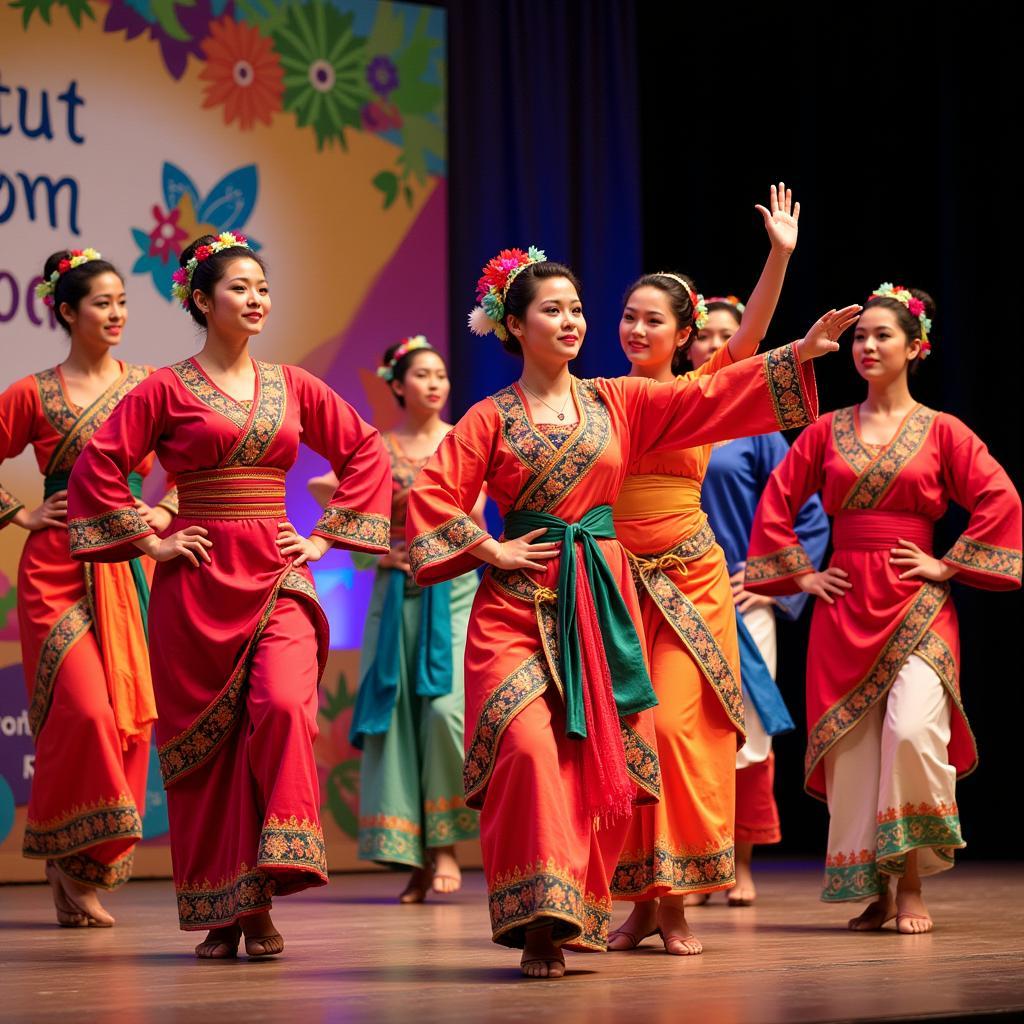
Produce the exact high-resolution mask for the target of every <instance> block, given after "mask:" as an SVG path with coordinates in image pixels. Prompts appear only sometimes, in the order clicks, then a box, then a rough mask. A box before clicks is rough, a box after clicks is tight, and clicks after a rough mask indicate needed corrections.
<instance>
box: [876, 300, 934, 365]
mask: <svg viewBox="0 0 1024 1024" xmlns="http://www.w3.org/2000/svg"><path fill="white" fill-rule="evenodd" d="M872 299H895V300H896V301H897V302H901V303H902V304H903V305H904V306H906V307H907V312H908V313H910V315H911V316H916V317H917V322H918V323H919V324H920V325H921V356H920V358H921V359H927V358H928V356H929V355H930V354H931V351H932V343H931V342H930V341H929V340H928V332H929V331H930V330H931V329H932V322H931V319H930V317H928V316H927V315H926V314H925V305H924V303H923V302H922V301H921V300H920V299H919V298H918V297H917V296H916V295H914V293H913V292H911V290H910V289H909V288H906V287H904V286H903V285H901V284H893V283H892V282H891V281H883V282H882V283H881V284H880V285H879V286H878V287H877V288H876V289H875V290H874V291H873V292H872V293H871V294H870V295H869V296H868V302H870V301H871V300H872Z"/></svg>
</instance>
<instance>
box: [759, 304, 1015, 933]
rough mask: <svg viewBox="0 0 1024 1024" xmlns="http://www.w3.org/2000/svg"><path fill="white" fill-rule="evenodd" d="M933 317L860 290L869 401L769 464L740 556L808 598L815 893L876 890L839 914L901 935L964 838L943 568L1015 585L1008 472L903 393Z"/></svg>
mask: <svg viewBox="0 0 1024 1024" xmlns="http://www.w3.org/2000/svg"><path fill="white" fill-rule="evenodd" d="M933 316H934V313H933V305H932V300H931V299H930V298H929V297H928V296H927V295H926V294H925V293H924V292H919V291H916V290H913V289H908V288H904V287H894V286H893V285H891V284H883V285H881V286H880V287H879V288H878V289H877V291H875V292H874V294H873V295H872V296H871V297H870V299H869V300H868V302H867V303H866V305H865V308H864V314H863V316H862V317H861V318H860V321H859V322H858V324H857V328H856V332H855V333H854V338H853V361H854V365H855V366H856V368H857V372H858V373H859V374H860V375H861V377H863V378H864V380H865V381H866V382H867V385H868V390H867V397H866V398H865V400H864V401H863V402H862V403H861V404H860V405H859V406H853V407H852V408H848V409H840V410H838V411H837V412H834V413H831V414H830V415H828V416H825V417H823V418H822V420H821V421H820V422H819V423H817V424H815V425H814V426H813V427H812V428H811V429H809V430H807V431H805V432H804V433H803V434H802V435H801V436H800V438H799V439H798V440H797V442H796V443H795V444H794V445H793V448H792V449H791V451H790V453H789V454H788V455H787V456H786V458H785V459H784V460H783V462H782V464H781V465H780V466H779V467H778V469H776V470H775V472H774V473H772V476H771V479H770V480H769V481H768V486H767V487H766V488H765V492H764V496H763V497H762V499H761V504H760V505H759V506H758V510H757V517H756V519H755V522H754V529H753V533H752V535H751V538H750V555H749V558H748V559H747V570H746V588H747V589H748V590H750V591H753V592H755V593H764V594H787V593H794V592H796V591H803V592H804V593H806V594H814V595H815V596H816V597H819V598H820V600H819V601H816V602H815V607H814V615H813V618H812V620H811V637H810V646H809V649H808V657H807V722H808V727H809V730H810V737H809V741H808V749H807V757H806V765H805V772H806V774H805V778H806V782H805V785H806V788H807V790H808V792H810V793H811V794H812V795H814V796H817V797H819V798H823V799H825V800H826V801H827V803H828V809H829V815H830V818H831V821H830V825H829V837H828V858H827V860H826V862H825V863H826V868H825V887H824V891H823V893H822V899H824V900H829V901H846V900H858V899H863V898H864V897H874V899H873V901H872V902H871V904H870V905H869V906H868V908H867V909H866V910H865V911H864V912H863V913H862V914H861V915H859V916H858V917H855V918H853V919H852V920H851V921H850V928H852V929H854V930H855V931H866V930H874V929H878V928H881V927H882V926H883V925H884V924H885V923H886V922H887V921H889V920H890V919H892V918H893V917H895V918H896V927H897V929H898V930H899V931H900V932H903V933H905V934H914V933H918V932H926V931H930V930H931V928H932V919H931V916H930V915H929V913H928V910H927V908H926V906H925V903H924V900H923V898H922V896H921V879H922V878H923V877H924V876H925V875H930V874H934V873H936V872H938V871H945V870H948V869H949V868H951V867H952V866H953V856H954V851H955V850H956V849H958V848H960V847H962V846H963V845H964V842H963V839H962V838H961V834H960V819H959V815H958V812H957V806H956V796H955V787H956V779H957V777H958V776H959V775H964V774H966V773H967V772H969V771H971V770H972V769H973V768H974V767H975V764H976V762H977V751H976V748H975V744H974V738H973V736H972V734H971V731H970V727H969V726H968V724H967V718H966V716H965V714H964V709H963V705H962V704H961V701H960V686H959V660H960V659H959V638H958V634H957V622H956V612H955V610H954V608H953V603H952V601H951V600H950V594H949V583H948V581H949V580H950V579H951V578H952V577H953V576H956V577H957V579H959V580H960V581H962V582H963V583H967V584H969V585H971V586H976V587H981V588H983V589H987V590H1011V589H1014V588H1016V587H1019V586H1020V582H1021V503H1020V498H1019V497H1018V495H1017V493H1016V491H1015V490H1014V488H1013V484H1012V483H1011V482H1010V480H1009V478H1008V477H1007V475H1006V473H1005V472H1004V471H1003V470H1002V468H1001V467H1000V466H999V464H998V463H997V462H996V461H995V460H994V459H993V458H992V456H991V455H990V454H989V453H988V449H987V448H986V447H985V445H984V444H983V443H982V442H981V440H980V439H979V438H978V437H977V436H976V435H975V434H973V433H972V432H971V431H970V430H969V429H968V428H967V427H966V426H964V424H963V423H961V422H960V421H959V420H958V419H956V418H955V417H954V416H950V415H948V414H947V413H940V412H935V411H934V410H932V409H928V408H926V407H925V406H923V405H920V404H919V403H917V402H915V401H914V398H913V396H912V395H911V392H910V386H909V383H908V379H907V375H908V372H909V371H911V370H913V369H916V368H917V366H918V365H919V364H920V362H921V360H922V359H923V358H925V356H926V355H927V354H928V352H929V351H930V348H931V342H930V340H929V335H930V333H931V327H932V317H933ZM819 489H820V490H821V492H822V498H823V501H824V505H825V510H826V512H828V513H829V514H830V515H832V516H833V517H834V519H833V528H832V529H833V532H832V544H833V548H834V554H833V557H832V561H831V564H830V565H829V567H828V568H827V569H825V570H824V571H823V572H815V570H814V566H813V565H812V563H811V561H810V559H809V558H808V556H807V553H806V552H805V551H804V549H803V548H802V547H801V545H800V542H799V540H798V538H797V536H796V534H795V533H794V531H793V528H792V526H791V524H792V522H793V519H794V517H795V516H796V512H797V510H798V509H799V508H800V506H801V505H802V504H803V502H804V501H805V499H806V498H807V496H808V495H810V494H813V493H814V492H815V491H817V490H819ZM950 499H952V500H953V501H955V502H957V503H958V504H960V505H962V506H963V507H964V508H966V509H967V511H968V512H969V513H970V519H969V522H968V524H967V529H966V530H965V531H964V533H963V534H961V536H960V538H959V539H958V540H957V542H956V543H955V544H954V545H953V547H952V548H950V550H949V551H948V552H946V554H945V555H943V556H942V557H941V558H935V557H934V556H933V555H932V553H931V552H932V529H933V526H934V524H935V521H936V520H937V519H939V518H940V517H941V516H942V514H943V513H944V512H945V510H946V506H947V503H948V502H949V500H950ZM890 877H895V878H897V879H898V882H897V886H896V894H895V898H894V896H893V894H892V892H891V891H890V886H889V879H890Z"/></svg>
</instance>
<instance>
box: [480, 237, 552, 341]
mask: <svg viewBox="0 0 1024 1024" xmlns="http://www.w3.org/2000/svg"><path fill="white" fill-rule="evenodd" d="M546 260H547V256H546V255H545V254H544V252H543V250H542V249H538V248H537V247H536V246H533V245H531V246H530V247H529V249H527V250H526V252H523V250H522V249H502V250H501V252H499V253H498V255H497V256H495V257H494V259H491V260H488V261H487V263H485V264H484V269H483V274H482V275H481V276H480V280H479V281H477V283H476V300H477V302H478V303H479V305H478V306H477V307H476V308H475V309H474V310H473V311H472V312H471V313H470V314H469V329H470V330H471V331H472V332H473V333H474V334H476V335H478V336H479V337H481V338H482V337H484V336H485V335H487V334H495V335H497V337H498V339H499V340H500V341H506V340H507V339H508V331H506V330H505V326H504V324H503V323H502V321H503V320H504V319H505V296H507V295H508V290H509V288H510V287H511V286H512V282H513V281H514V280H515V279H516V278H517V277H518V276H519V275H520V274H521V273H522V272H523V271H524V270H525V269H526V268H527V267H528V266H530V265H531V264H532V263H544V262H546Z"/></svg>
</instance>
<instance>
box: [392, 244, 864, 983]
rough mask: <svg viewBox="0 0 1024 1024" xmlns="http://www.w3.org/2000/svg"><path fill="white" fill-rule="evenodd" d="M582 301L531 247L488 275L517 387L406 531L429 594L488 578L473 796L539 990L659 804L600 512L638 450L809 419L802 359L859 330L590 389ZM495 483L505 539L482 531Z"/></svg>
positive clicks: (496, 934)
mask: <svg viewBox="0 0 1024 1024" xmlns="http://www.w3.org/2000/svg"><path fill="white" fill-rule="evenodd" d="M579 293H580V286H579V282H578V281H577V280H576V278H575V276H574V275H573V273H572V271H571V270H569V269H568V268H567V267H565V266H563V265H561V264H558V263H548V262H546V260H545V256H544V254H543V253H542V252H540V251H539V250H537V249H532V248H531V249H530V250H529V251H528V252H523V251H521V250H518V249H513V250H504V251H503V252H501V253H500V254H499V255H498V256H497V257H495V258H494V259H493V260H491V261H490V262H489V263H488V264H487V266H486V267H485V268H484V275H483V277H482V278H481V279H480V281H479V283H478V286H477V298H478V300H479V301H480V302H481V303H482V305H481V306H479V307H477V309H475V310H474V312H473V313H472V315H471V318H470V324H471V327H472V328H473V329H474V330H475V331H476V332H477V333H478V334H481V335H482V334H486V333H489V332H494V333H495V334H497V336H498V337H499V339H500V340H501V341H502V343H503V345H504V346H505V347H506V348H507V349H508V350H509V351H511V352H514V353H516V354H518V355H520V356H521V357H522V359H523V372H522V375H521V377H520V379H519V380H518V381H517V382H516V383H515V384H513V385H510V386H509V387H507V388H504V389H502V390H501V391H499V392H498V393H497V394H495V395H493V396H491V397H490V398H488V399H485V400H483V401H481V402H478V403H477V404H476V405H474V406H473V407H472V408H471V409H470V410H469V412H468V413H467V414H466V415H465V416H464V417H463V418H462V419H461V420H460V421H459V422H458V423H457V424H456V426H455V427H454V428H453V430H452V431H451V432H450V433H449V434H448V436H447V437H446V438H445V439H444V440H443V441H442V442H441V445H440V447H439V448H438V450H437V453H436V454H435V455H434V457H433V458H432V459H431V460H430V461H429V462H428V463H427V465H426V466H425V467H424V469H423V470H422V471H421V472H420V475H419V477H418V478H417V480H416V482H415V483H414V485H413V488H412V492H411V493H410V496H409V510H408V524H407V533H406V536H407V540H408V549H409V562H410V564H411V565H412V568H413V571H414V572H415V573H416V579H417V582H419V583H420V584H422V585H427V584H434V583H438V582H441V581H442V580H445V579H452V578H454V577H456V576H459V575H461V574H462V573H464V572H467V571H468V570H470V569H473V568H475V567H476V566H477V565H479V564H480V563H481V562H486V563H488V564H489V565H490V566H491V568H490V569H488V570H487V572H486V573H485V574H484V578H483V582H482V583H481V586H480V589H479V591H478V592H477V598H476V601H475V603H474V605H473V612H472V615H471V617H470V625H469V635H468V639H467V645H466V711H467V716H466V721H467V725H466V736H467V738H466V766H465V788H466V797H467V803H468V804H469V805H470V806H472V807H477V808H480V810H481V819H480V827H481V843H482V849H483V858H484V871H485V875H486V878H487V887H488V892H489V902H490V916H491V929H492V938H493V940H494V941H495V942H498V943H501V944H503V945H507V946H512V947H518V948H522V949H523V957H522V963H521V971H522V973H523V974H524V975H526V976H528V977H544V978H557V977H561V976H562V975H563V974H564V972H565V961H564V958H563V955H562V947H566V946H567V947H569V948H578V949H599V950H600V949H604V948H605V945H606V937H607V928H608V919H609V917H610V911H611V902H610V898H609V890H608V881H609V878H610V876H611V874H612V872H613V870H614V866H615V862H616V859H617V857H618V854H619V850H620V848H621V845H622V838H623V835H624V832H625V828H626V827H627V825H628V823H629V818H630V814H631V811H632V805H633V803H634V801H636V800H639V801H652V800H656V799H657V798H658V796H659V795H660V791H661V790H660V772H659V770H658V758H657V751H656V749H655V745H654V735H653V729H652V722H651V716H650V709H651V708H652V707H653V706H654V704H655V703H656V698H655V696H654V691H653V690H652V688H651V683H650V678H649V676H648V674H647V670H646V658H645V654H644V651H643V646H642V644H641V642H640V640H639V637H638V634H637V630H638V627H639V624H640V610H639V605H638V602H637V597H636V591H635V589H634V587H633V584H632V582H631V578H630V572H629V565H628V561H627V559H626V554H625V551H624V550H623V548H622V546H621V544H620V543H619V542H618V541H617V540H616V538H615V530H614V526H613V524H612V518H611V507H610V505H609V504H608V502H610V501H613V500H614V498H615V495H616V494H617V493H618V490H619V488H620V487H621V485H622V480H623V478H624V476H625V473H626V468H627V466H628V465H629V464H630V463H631V462H632V461H633V459H634V458H636V457H638V456H639V455H640V454H641V453H643V452H645V451H648V450H651V449H654V448H657V447H683V446H686V445H689V444H692V443H704V442H711V441H714V440H717V439H720V438H722V437H728V436H732V435H734V434H736V433H739V432H741V426H740V425H741V424H742V430H755V431H756V430H776V429H778V428H779V427H780V426H781V425H787V424H794V425H795V424H799V423H803V422H806V421H807V420H808V419H812V418H813V416H814V415H815V405H816V396H815V392H814V381H813V374H812V373H811V372H810V369H809V367H808V366H807V365H806V364H804V363H803V360H805V359H809V358H812V357H814V356H817V355H821V354H823V353H825V352H828V351H832V350H834V349H835V348H837V347H838V346H837V344H836V343H835V342H834V341H832V340H831V337H830V334H835V333H836V332H837V331H838V329H839V327H840V326H841V325H842V323H843V322H844V319H845V317H846V316H848V315H849V314H848V311H847V312H846V313H838V314H837V313H830V314H828V315H827V316H826V317H823V318H822V320H820V321H819V322H818V323H817V324H815V325H814V327H813V328H812V330H811V331H810V332H809V333H808V336H807V338H805V339H804V340H803V341H802V342H800V343H799V344H797V345H790V346H787V347H786V348H784V349H780V350H777V351H775V352H772V353H769V355H768V356H766V357H764V358H763V359H760V360H750V361H748V362H747V363H745V364H743V365H740V366H737V367H731V368H729V369H727V370H723V371H722V372H721V373H719V374H717V375H715V376H714V377H707V378H704V379H702V380H699V381H673V382H670V383H666V384H658V383H655V382H653V381H650V380H641V379H638V378H617V379H614V380H605V379H599V380H578V379H577V378H575V377H573V376H572V375H571V374H570V373H569V363H570V361H571V360H572V359H574V358H575V357H576V356H577V354H578V353H579V350H580V346H581V344H582V342H583V339H584V335H585V333H586V320H585V319H584V316H583V305H582V302H581V300H580V295H579ZM485 483H486V484H487V490H488V494H489V496H490V497H491V498H493V499H494V500H495V501H496V502H497V503H498V506H499V508H500V510H501V512H502V513H503V515H504V517H505V537H504V539H503V540H497V539H495V538H494V537H491V536H490V535H489V534H488V533H487V532H486V531H485V530H484V529H482V528H481V527H480V526H479V525H478V524H477V523H476V522H474V520H473V518H472V515H471V512H472V509H473V506H474V504H475V502H476V500H477V496H478V495H479V493H480V489H481V487H482V486H483V485H484V484H485Z"/></svg>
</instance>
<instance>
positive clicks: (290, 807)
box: [68, 232, 391, 958]
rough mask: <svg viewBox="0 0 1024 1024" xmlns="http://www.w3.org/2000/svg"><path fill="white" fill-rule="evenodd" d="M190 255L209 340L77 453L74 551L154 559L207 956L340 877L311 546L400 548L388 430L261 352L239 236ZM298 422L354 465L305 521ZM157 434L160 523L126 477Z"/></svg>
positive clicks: (188, 913)
mask: <svg viewBox="0 0 1024 1024" xmlns="http://www.w3.org/2000/svg"><path fill="white" fill-rule="evenodd" d="M181 264H182V265H181V269H180V270H179V271H178V272H177V273H176V283H175V295H176V297H178V298H179V299H180V300H181V302H182V304H183V305H184V307H185V309H186V310H187V312H188V313H189V315H190V316H191V317H192V319H193V321H194V322H195V323H196V324H198V325H199V326H200V327H202V328H203V329H204V330H205V332H206V341H205V344H204V346H203V348H202V350H201V351H200V352H199V354H198V355H196V356H193V357H192V358H191V359H186V360H185V361H183V362H180V363H176V364H175V365H174V366H171V367H167V368H165V369H162V370H158V371H157V372H156V373H154V374H153V375H152V376H151V377H150V378H148V380H146V381H145V382H143V385H141V386H140V387H138V388H136V389H135V391H133V392H131V394H130V396H129V398H130V400H128V399H125V400H123V401H122V403H121V404H120V405H119V406H118V408H117V409H116V410H115V412H114V414H113V415H112V416H111V417H110V419H109V420H108V421H107V423H106V424H105V425H104V427H103V428H102V429H101V430H100V431H98V432H97V433H96V435H95V436H94V437H93V440H92V443H91V445H90V446H89V447H88V448H87V450H86V451H85V452H84V453H83V454H82V456H81V457H80V458H79V461H78V463H77V465H76V467H75V472H74V473H73V474H72V478H71V486H70V488H69V494H68V525H69V529H70V531H71V550H72V553H73V554H74V556H75V557H76V558H80V559H82V560H87V561H118V560H121V559H124V558H129V557H131V556H132V555H133V554H134V553H135V552H136V551H139V550H141V551H144V552H146V553H147V554H149V555H151V556H152V557H153V558H154V559H156V561H157V562H158V563H160V564H159V565H158V566H157V570H156V575H155V579H154V584H153V597H152V602H151V605H150V643H151V654H152V667H153V682H154V687H155V691H156V700H157V708H158V711H159V714H160V718H159V722H158V725H157V740H158V742H159V744H160V767H161V770H162V773H163V778H164V785H165V787H166V789H167V804H168V813H169V817H170V835H171V852H172V856H173V862H174V884H175V889H176V891H177V897H178V918H179V921H180V924H181V927H182V928H183V929H185V930H208V931H209V934H208V935H207V937H206V940H205V941H203V942H202V943H200V944H199V946H197V947H196V955H197V956H198V957H202V958H222V957H231V956H234V955H235V954H236V951H237V947H238V944H239V942H240V940H241V937H242V935H243V934H244V935H245V948H246V952H247V953H248V954H249V955H250V956H273V955H275V954H278V953H280V952H281V951H282V950H283V949H284V939H283V938H282V937H281V935H280V933H279V932H278V931H277V930H276V928H275V927H274V925H273V922H272V921H271V919H270V913H269V912H270V908H271V903H272V900H273V897H274V896H275V895H276V896H285V895H287V894H289V893H293V892H298V891H299V890H300V889H305V888H307V887H308V886H311V885H323V884H324V883H325V882H326V881H327V859H326V852H325V849H324V840H323V832H322V830H321V827H320V818H319V806H320V796H319V791H318V785H317V773H316V764H315V761H314V758H313V740H314V738H315V737H316V734H317V726H316V712H317V685H318V682H319V679H320V675H321V674H322V672H323V668H324V664H325V659H326V657H327V641H328V636H327V621H326V619H325V617H324V615H323V612H322V611H321V609H320V606H319V604H318V603H317V597H316V590H315V589H314V586H313V581H312V577H311V574H310V571H309V568H308V566H307V565H306V563H307V562H310V561H316V560H317V559H319V558H320V557H321V555H322V554H323V553H324V552H325V551H326V550H327V549H328V548H329V547H330V546H331V545H332V544H338V545H341V546H343V547H348V548H352V549H355V550H362V551H375V552H380V553H385V552H387V550H388V512H389V507H390V493H389V492H390V486H389V485H390V480H391V474H390V467H389V464H388V458H387V453H386V452H385V450H384V446H383V445H382V444H381V440H380V435H379V434H378V433H377V432H376V431H375V430H373V429H372V428H370V427H368V426H367V425H366V424H365V423H364V422H363V421H362V420H361V419H360V418H359V416H358V415H356V413H355V412H354V411H353V409H352V408H351V407H350V406H349V405H348V404H347V403H345V402H344V401H342V399H341V398H339V397H338V395H336V394H335V393H334V392H333V391H332V390H331V389H330V388H329V387H327V385H325V384H324V383H323V382H321V381H320V380H318V379H317V378H316V377H313V376H312V375H311V374H309V373H307V372H306V371H305V370H301V369H299V368H298V367H295V366H281V365H277V364H275V363H267V362H262V361H259V360H255V359H253V358H252V357H251V355H250V353H249V342H250V339H252V338H254V337H256V336H258V335H259V334H260V333H261V332H262V330H263V328H264V326H265V325H266V321H267V317H268V316H269V314H270V310H271V301H270V288H269V285H268V283H267V278H266V273H265V271H264V266H263V261H262V258H261V257H260V256H258V255H257V254H256V253H255V252H253V251H252V250H251V249H250V248H249V246H248V244H247V243H246V241H245V239H244V238H243V237H241V236H238V235H233V234H231V233H230V232H225V233H224V234H221V235H219V236H217V237H214V236H212V235H208V236H204V237H202V238H199V239H197V240H196V241H195V242H193V243H192V244H191V245H190V246H189V247H188V248H187V249H186V250H185V251H184V252H183V253H182V256H181ZM300 435H301V437H302V440H303V441H304V442H305V443H306V444H308V445H309V446H310V447H311V448H312V449H313V450H314V451H316V452H318V453H319V454H321V455H323V456H324V457H325V458H327V459H328V460H329V462H330V463H331V467H332V469H333V470H334V472H335V473H336V475H337V476H338V479H339V481H340V483H339V484H338V487H337V489H336V491H335V492H334V495H333V497H332V499H331V501H330V503H329V504H328V506H327V508H326V509H325V510H324V514H323V515H322V516H321V517H320V520H319V522H318V523H317V524H316V527H315V529H314V530H313V533H312V535H311V536H310V537H308V538H307V537H303V536H301V535H300V534H298V533H297V532H296V530H295V528H294V527H293V526H292V525H291V524H290V523H289V522H288V519H287V515H286V512H285V504H284V497H285V488H284V483H285V474H286V473H287V471H288V469H289V468H290V467H291V466H292V465H293V464H294V462H295V458H296V455H297V453H298V446H299V437H300ZM154 449H155V450H156V452H157V455H158V456H159V458H160V461H161V463H162V464H163V465H164V466H165V467H166V468H167V469H168V470H169V471H170V472H172V473H173V474H174V476H175V480H176V483H177V487H178V496H179V502H180V508H179V510H178V514H177V515H176V516H175V519H174V522H173V523H172V524H171V527H170V531H171V532H169V533H168V534H167V535H166V536H165V537H164V539H162V540H161V539H160V538H159V537H157V536H156V535H155V534H154V531H153V530H152V528H151V527H150V526H149V524H148V523H147V522H146V521H145V519H144V518H143V517H142V516H141V515H140V514H139V513H138V512H137V511H136V509H135V507H134V504H133V502H132V499H131V494H130V492H129V490H128V485H127V482H126V478H127V475H128V473H129V472H130V470H131V468H132V467H133V466H135V465H136V464H137V463H138V462H139V460H140V459H142V458H144V457H145V456H146V455H147V454H148V453H149V452H151V451H153V450H154Z"/></svg>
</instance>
